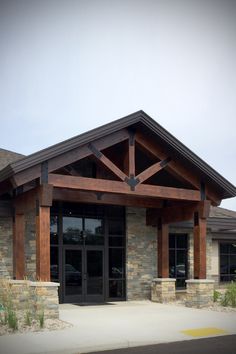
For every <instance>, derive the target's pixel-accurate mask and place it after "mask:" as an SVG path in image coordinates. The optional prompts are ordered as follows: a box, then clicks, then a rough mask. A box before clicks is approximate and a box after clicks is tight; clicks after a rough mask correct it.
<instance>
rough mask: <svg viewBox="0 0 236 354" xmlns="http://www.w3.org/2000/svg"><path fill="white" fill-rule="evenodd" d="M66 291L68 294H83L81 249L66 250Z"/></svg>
mask: <svg viewBox="0 0 236 354" xmlns="http://www.w3.org/2000/svg"><path fill="white" fill-rule="evenodd" d="M65 292H66V295H80V294H82V254H81V250H66V251H65Z"/></svg>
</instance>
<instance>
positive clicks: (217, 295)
mask: <svg viewBox="0 0 236 354" xmlns="http://www.w3.org/2000/svg"><path fill="white" fill-rule="evenodd" d="M220 298H221V293H220V292H219V291H217V290H214V294H213V301H214V302H217V301H219V300H220Z"/></svg>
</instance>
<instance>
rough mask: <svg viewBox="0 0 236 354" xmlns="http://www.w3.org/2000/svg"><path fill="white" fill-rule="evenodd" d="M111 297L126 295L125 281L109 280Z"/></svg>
mask: <svg viewBox="0 0 236 354" xmlns="http://www.w3.org/2000/svg"><path fill="white" fill-rule="evenodd" d="M109 297H114V298H122V297H124V281H123V280H110V281H109Z"/></svg>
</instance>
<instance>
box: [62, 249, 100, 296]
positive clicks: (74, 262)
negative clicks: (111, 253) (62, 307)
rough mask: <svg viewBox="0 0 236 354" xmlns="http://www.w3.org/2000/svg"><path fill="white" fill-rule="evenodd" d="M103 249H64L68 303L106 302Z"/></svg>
mask: <svg viewBox="0 0 236 354" xmlns="http://www.w3.org/2000/svg"><path fill="white" fill-rule="evenodd" d="M103 259H104V257H103V249H99V248H97V247H96V248H93V247H91V246H82V247H81V248H75V247H73V248H71V247H69V246H68V247H65V248H64V298H65V301H66V302H75V303H77V302H80V303H81V302H101V301H103V300H104V281H103V274H104V261H103Z"/></svg>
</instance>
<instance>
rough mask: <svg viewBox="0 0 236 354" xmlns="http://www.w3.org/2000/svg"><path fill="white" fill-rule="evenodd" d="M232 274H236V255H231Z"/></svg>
mask: <svg viewBox="0 0 236 354" xmlns="http://www.w3.org/2000/svg"><path fill="white" fill-rule="evenodd" d="M230 274H231V275H234V274H235V275H236V256H230Z"/></svg>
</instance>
